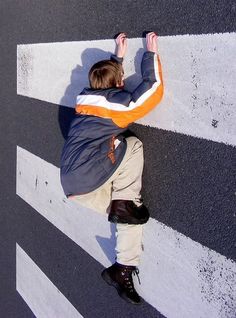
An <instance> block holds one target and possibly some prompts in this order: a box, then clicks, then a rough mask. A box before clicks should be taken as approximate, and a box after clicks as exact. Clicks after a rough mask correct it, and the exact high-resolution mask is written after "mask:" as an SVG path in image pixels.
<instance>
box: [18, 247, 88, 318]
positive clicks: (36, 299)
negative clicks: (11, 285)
mask: <svg viewBox="0 0 236 318" xmlns="http://www.w3.org/2000/svg"><path fill="white" fill-rule="evenodd" d="M16 290H17V291H18V293H19V294H20V295H21V296H22V298H23V299H24V300H25V302H26V303H27V304H28V306H29V307H30V309H31V310H32V312H33V313H34V315H35V316H36V317H37V318H54V317H55V318H68V317H70V318H83V316H82V315H81V314H80V313H79V312H78V311H77V310H76V309H75V307H74V306H73V305H72V304H71V303H70V302H69V301H68V300H67V298H66V297H65V296H64V295H63V294H62V293H61V292H60V291H59V290H58V288H56V286H55V285H54V284H53V283H52V282H51V281H50V279H49V278H48V277H47V276H46V275H45V274H44V273H43V272H42V271H41V270H40V268H39V267H38V266H37V265H36V264H35V262H34V261H33V260H32V259H31V258H30V257H29V256H28V255H27V254H26V252H25V251H24V250H23V249H22V248H21V247H20V246H19V245H18V244H16Z"/></svg>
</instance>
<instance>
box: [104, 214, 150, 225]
mask: <svg viewBox="0 0 236 318" xmlns="http://www.w3.org/2000/svg"><path fill="white" fill-rule="evenodd" d="M108 221H109V222H111V223H122V224H145V223H147V221H148V219H140V220H139V219H133V220H132V221H130V220H125V219H122V218H119V217H118V216H117V215H109V216H108Z"/></svg>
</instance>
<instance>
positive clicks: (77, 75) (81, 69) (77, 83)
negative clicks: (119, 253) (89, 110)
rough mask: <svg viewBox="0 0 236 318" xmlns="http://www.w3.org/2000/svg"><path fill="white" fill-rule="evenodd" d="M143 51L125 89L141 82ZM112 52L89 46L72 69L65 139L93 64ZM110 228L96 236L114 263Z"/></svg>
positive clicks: (61, 114) (62, 113) (62, 120)
mask: <svg viewBox="0 0 236 318" xmlns="http://www.w3.org/2000/svg"><path fill="white" fill-rule="evenodd" d="M143 52H144V50H143V49H139V50H138V52H137V53H136V56H135V58H134V67H135V73H134V74H132V75H130V76H128V77H127V78H126V79H125V90H127V91H130V92H132V91H133V90H134V89H135V88H136V87H137V86H138V85H139V83H140V82H141V75H140V62H141V59H142V55H143ZM111 54H112V53H110V52H105V51H103V50H101V49H95V48H87V49H85V50H84V51H83V53H82V55H81V61H82V65H76V67H75V68H74V69H73V70H72V72H71V77H70V84H69V85H68V86H67V88H66V90H65V93H64V96H63V97H62V98H61V100H60V106H59V110H58V121H59V126H60V130H61V133H62V136H63V137H64V139H66V138H67V135H68V132H69V128H70V124H71V121H72V120H73V118H74V117H75V109H74V107H75V105H76V96H77V95H79V94H80V92H81V91H82V90H83V88H84V87H88V86H89V80H88V72H89V70H90V68H91V66H92V65H93V64H95V63H96V62H98V61H100V60H106V59H110V56H111ZM65 105H66V106H65ZM134 135H135V134H134V133H132V132H131V131H130V130H127V131H126V133H125V137H129V136H134ZM110 229H111V237H110V238H109V239H108V238H104V237H101V236H96V239H97V241H98V243H99V245H100V246H101V248H102V250H103V251H104V253H105V255H106V256H107V258H108V259H109V261H111V263H113V262H114V259H115V250H114V247H115V242H116V237H115V232H116V230H115V225H114V224H110Z"/></svg>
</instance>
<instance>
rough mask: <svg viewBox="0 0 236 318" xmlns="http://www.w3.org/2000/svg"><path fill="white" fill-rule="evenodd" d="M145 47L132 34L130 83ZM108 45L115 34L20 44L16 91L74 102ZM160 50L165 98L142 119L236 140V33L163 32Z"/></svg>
mask: <svg viewBox="0 0 236 318" xmlns="http://www.w3.org/2000/svg"><path fill="white" fill-rule="evenodd" d="M141 47H143V43H142V39H141V38H137V39H129V47H128V52H127V56H126V58H125V62H124V68H125V73H126V76H127V77H129V76H131V77H130V79H129V80H128V81H127V82H128V88H131V89H132V88H134V87H135V86H136V85H137V83H138V82H139V80H140V68H139V62H140V59H141V56H142V52H143V49H140V48H141ZM108 50H109V51H110V52H114V41H113V40H103V41H102V40H99V41H81V42H62V43H41V44H27V45H18V46H17V93H18V94H20V95H24V96H28V97H33V98H37V99H40V100H44V101H48V102H51V103H55V104H62V105H66V106H70V107H73V106H74V104H75V97H76V95H77V94H78V93H79V92H80V91H81V90H82V89H83V87H84V86H86V85H88V80H87V74H88V70H89V68H90V66H91V65H92V64H93V63H94V62H96V61H98V60H100V59H104V58H109V56H110V55H109V54H108V53H107V51H108ZM159 50H160V55H161V60H162V64H163V72H164V81H165V94H164V99H163V101H162V102H161V104H160V105H159V106H158V107H157V108H156V109H155V110H153V111H152V112H151V113H150V114H148V115H147V116H145V117H144V118H143V119H141V120H139V121H138V123H140V124H142V125H149V126H152V127H158V128H161V129H165V130H170V131H175V132H179V133H182V134H186V135H191V136H195V137H200V138H205V139H208V140H213V141H217V142H223V143H226V144H230V145H234V146H235V145H236V126H235V121H236V110H235V107H233V106H234V105H235V99H236V91H235V88H234V86H235V82H236V72H235V66H234V65H235V63H234V61H235V56H236V33H222V34H206V35H179V36H166V37H160V38H159ZM136 53H137V55H136ZM226 55H227V59H226V58H225V56H226ZM134 62H135V63H134ZM134 74H136V75H134Z"/></svg>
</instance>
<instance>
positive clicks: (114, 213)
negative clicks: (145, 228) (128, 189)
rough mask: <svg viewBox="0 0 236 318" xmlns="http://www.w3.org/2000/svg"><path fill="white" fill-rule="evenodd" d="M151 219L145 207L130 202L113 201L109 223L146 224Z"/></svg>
mask: <svg viewBox="0 0 236 318" xmlns="http://www.w3.org/2000/svg"><path fill="white" fill-rule="evenodd" d="M148 219H149V212H148V209H147V208H146V207H145V205H143V204H142V205H140V206H139V207H138V206H137V205H135V203H134V202H133V201H130V200H113V201H112V203H111V209H110V213H109V216H108V221H109V222H113V223H128V224H144V223H146V222H147V221H148Z"/></svg>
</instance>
